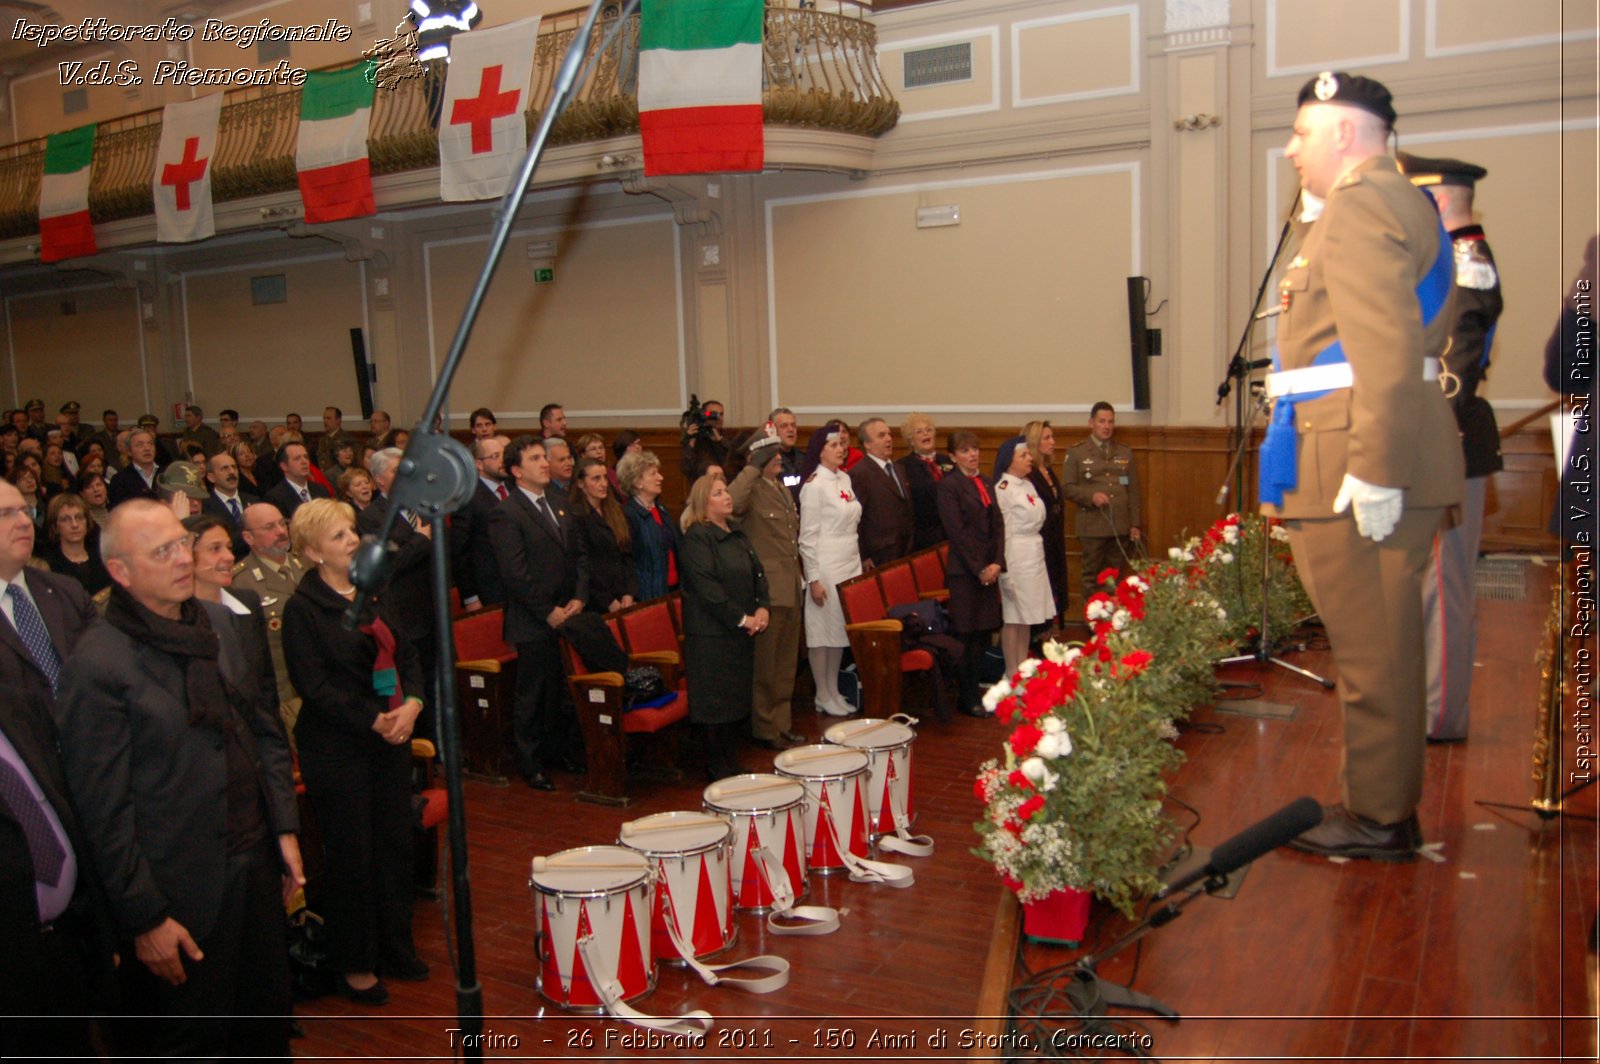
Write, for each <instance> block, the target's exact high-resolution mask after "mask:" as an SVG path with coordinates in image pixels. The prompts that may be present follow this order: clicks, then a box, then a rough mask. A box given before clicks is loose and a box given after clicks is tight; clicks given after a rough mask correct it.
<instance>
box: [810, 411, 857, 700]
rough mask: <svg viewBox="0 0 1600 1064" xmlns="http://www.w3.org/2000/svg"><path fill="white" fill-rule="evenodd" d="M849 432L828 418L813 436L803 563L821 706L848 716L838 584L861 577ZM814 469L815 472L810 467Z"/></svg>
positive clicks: (813, 667) (812, 657) (845, 641)
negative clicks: (847, 460) (847, 465)
mask: <svg viewBox="0 0 1600 1064" xmlns="http://www.w3.org/2000/svg"><path fill="white" fill-rule="evenodd" d="M848 436H849V430H848V429H847V428H845V426H844V424H843V423H842V422H838V421H830V422H828V424H826V425H824V426H823V427H822V428H820V429H818V430H817V432H816V434H815V435H814V436H812V437H811V445H810V446H809V447H808V448H807V449H806V462H805V465H804V466H802V467H801V473H802V475H804V476H805V477H806V480H805V483H804V484H802V485H801V487H800V564H801V566H802V568H803V570H804V573H805V580H806V590H807V595H806V656H807V657H808V658H809V659H810V662H811V675H812V678H813V679H814V680H816V684H817V710H818V712H821V713H826V714H828V715H830V716H834V717H848V716H849V715H850V714H852V713H854V712H855V710H854V709H853V708H852V707H851V706H850V703H848V702H846V701H845V700H844V698H843V697H842V696H841V695H840V694H839V666H840V664H842V663H843V661H844V650H845V647H847V646H849V645H850V639H849V637H848V636H847V635H846V634H845V630H844V610H843V609H841V608H840V606H839V592H838V585H839V584H840V582H842V581H845V580H848V579H850V578H851V577H852V576H859V575H860V573H861V551H860V547H859V546H858V544H857V541H856V525H858V524H860V523H861V502H860V500H858V499H857V498H856V493H855V491H854V490H853V489H852V488H851V486H850V474H849V473H846V472H845V471H844V469H843V468H842V467H843V466H844V459H845V455H846V454H847V453H848V447H849V444H848ZM812 470H814V471H812Z"/></svg>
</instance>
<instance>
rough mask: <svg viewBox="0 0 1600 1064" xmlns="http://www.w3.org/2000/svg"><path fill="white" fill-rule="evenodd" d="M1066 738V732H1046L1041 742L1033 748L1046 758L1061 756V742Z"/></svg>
mask: <svg viewBox="0 0 1600 1064" xmlns="http://www.w3.org/2000/svg"><path fill="white" fill-rule="evenodd" d="M1065 739H1066V733H1064V732H1051V733H1049V734H1046V735H1045V736H1044V737H1043V738H1042V739H1040V740H1039V744H1038V745H1037V746H1035V747H1034V748H1033V752H1034V753H1036V754H1038V755H1039V756H1040V757H1044V758H1052V757H1060V756H1061V743H1062V741H1063V740H1065ZM1069 746H1070V744H1069Z"/></svg>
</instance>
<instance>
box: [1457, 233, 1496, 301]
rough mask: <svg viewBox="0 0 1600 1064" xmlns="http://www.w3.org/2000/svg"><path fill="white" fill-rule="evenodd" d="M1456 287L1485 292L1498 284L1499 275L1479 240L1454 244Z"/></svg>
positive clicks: (1460, 241) (1459, 241)
mask: <svg viewBox="0 0 1600 1064" xmlns="http://www.w3.org/2000/svg"><path fill="white" fill-rule="evenodd" d="M1455 256H1456V286H1457V287H1458V288H1471V289H1474V290H1476V291H1479V292H1486V291H1488V290H1489V289H1491V288H1493V287H1494V286H1495V285H1497V284H1499V283H1500V274H1499V273H1498V272H1497V271H1496V270H1495V268H1494V260H1493V259H1491V258H1490V257H1489V254H1488V252H1487V251H1486V250H1485V248H1484V245H1483V241H1481V240H1457V241H1456V242H1455Z"/></svg>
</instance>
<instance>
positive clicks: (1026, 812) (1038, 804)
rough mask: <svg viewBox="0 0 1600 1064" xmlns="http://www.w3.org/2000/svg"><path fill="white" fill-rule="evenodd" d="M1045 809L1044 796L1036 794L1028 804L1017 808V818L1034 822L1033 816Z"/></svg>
mask: <svg viewBox="0 0 1600 1064" xmlns="http://www.w3.org/2000/svg"><path fill="white" fill-rule="evenodd" d="M1043 808H1044V795H1042V794H1036V795H1034V796H1033V797H1032V798H1029V799H1028V800H1027V801H1026V802H1023V803H1022V804H1021V805H1019V806H1017V816H1018V817H1019V818H1021V819H1023V820H1032V819H1033V814H1035V813H1037V812H1038V811H1039V810H1041V809H1043Z"/></svg>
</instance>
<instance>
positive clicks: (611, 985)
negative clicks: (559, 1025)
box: [578, 935, 715, 1039]
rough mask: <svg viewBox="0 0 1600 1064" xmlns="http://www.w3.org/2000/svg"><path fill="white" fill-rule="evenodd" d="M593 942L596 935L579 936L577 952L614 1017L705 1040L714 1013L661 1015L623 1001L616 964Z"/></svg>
mask: <svg viewBox="0 0 1600 1064" xmlns="http://www.w3.org/2000/svg"><path fill="white" fill-rule="evenodd" d="M593 942H594V936H593V935H579V936H578V953H579V955H580V956H582V957H583V966H584V970H585V971H587V972H588V973H589V981H590V983H591V985H593V986H594V988H595V990H596V991H598V992H599V994H600V998H601V1000H603V1001H604V1002H605V1004H606V1011H607V1012H609V1013H610V1014H611V1015H612V1016H614V1017H616V1018H617V1019H619V1020H622V1021H624V1022H626V1023H631V1024H633V1025H634V1026H635V1027H644V1028H646V1029H648V1030H652V1031H665V1032H667V1033H668V1034H681V1035H689V1036H690V1037H692V1038H696V1039H704V1038H705V1036H706V1032H707V1031H709V1030H711V1027H712V1024H713V1023H714V1022H715V1021H714V1020H713V1019H712V1016H711V1013H709V1012H706V1011H704V1010H702V1009H695V1010H693V1011H692V1012H686V1013H684V1014H683V1015H682V1016H667V1017H658V1016H651V1015H649V1014H648V1013H643V1012H640V1011H639V1010H638V1009H635V1008H632V1007H630V1006H629V1005H628V1004H627V1003H626V1002H624V1001H623V1000H622V998H623V996H624V993H625V992H624V991H623V989H622V984H621V983H619V982H617V973H616V966H615V965H613V964H610V963H608V962H607V961H606V959H605V958H603V957H600V956H598V952H599V951H598V950H593V949H591V948H590V946H591V944H592V943H593Z"/></svg>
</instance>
